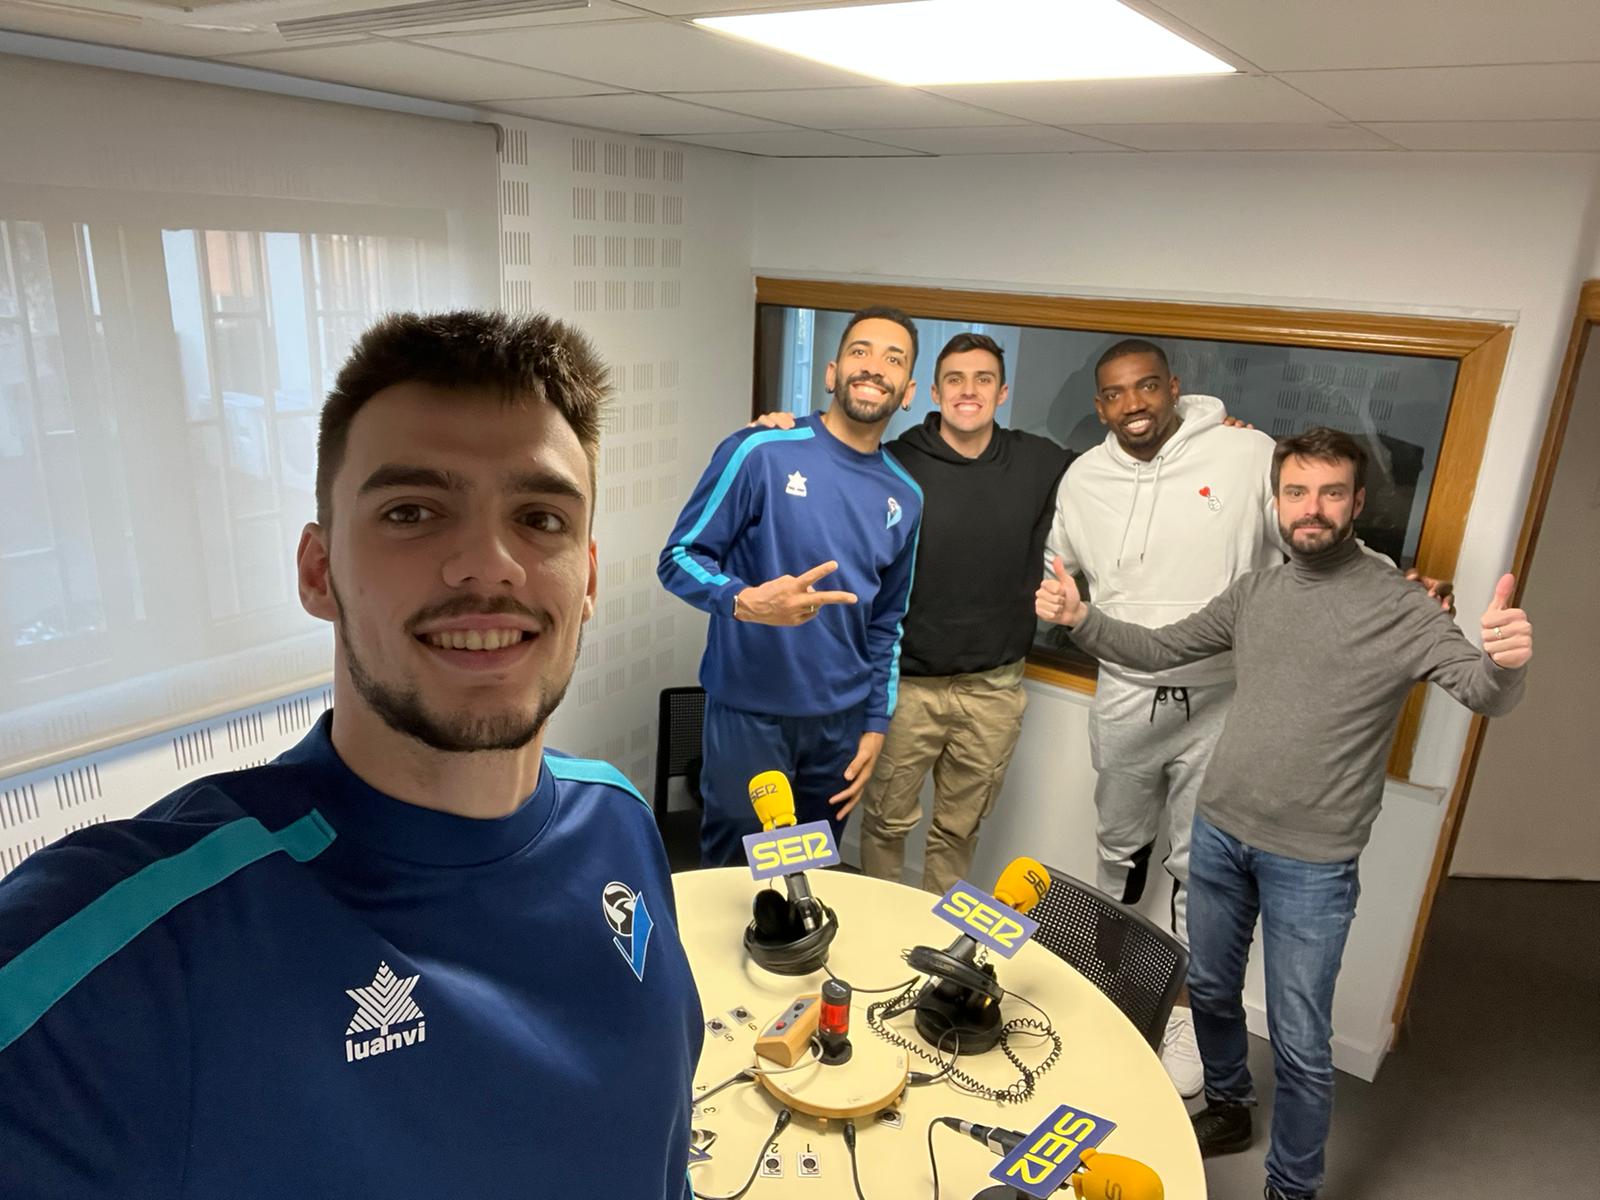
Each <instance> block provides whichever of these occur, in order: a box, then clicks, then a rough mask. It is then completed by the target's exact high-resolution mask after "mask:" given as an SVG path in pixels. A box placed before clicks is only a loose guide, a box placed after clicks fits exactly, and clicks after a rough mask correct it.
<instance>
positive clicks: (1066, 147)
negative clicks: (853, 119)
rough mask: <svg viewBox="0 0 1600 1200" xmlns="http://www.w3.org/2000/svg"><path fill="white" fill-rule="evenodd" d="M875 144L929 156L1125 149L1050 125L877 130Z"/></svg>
mask: <svg viewBox="0 0 1600 1200" xmlns="http://www.w3.org/2000/svg"><path fill="white" fill-rule="evenodd" d="M872 138H873V140H874V141H879V142H889V143H891V144H892V145H895V146H904V147H905V148H906V149H908V150H921V151H923V152H924V153H925V154H1066V153H1071V152H1074V151H1085V150H1087V151H1116V152H1123V147H1121V146H1113V145H1111V144H1110V143H1108V142H1103V141H1098V140H1096V139H1095V138H1092V137H1084V136H1083V135H1082V134H1077V133H1069V132H1067V131H1066V130H1065V129H1052V128H1051V127H1050V126H1048V125H1011V126H1003V127H1000V128H996V127H994V126H990V127H987V128H983V129H971V128H967V129H875V130H873V131H872Z"/></svg>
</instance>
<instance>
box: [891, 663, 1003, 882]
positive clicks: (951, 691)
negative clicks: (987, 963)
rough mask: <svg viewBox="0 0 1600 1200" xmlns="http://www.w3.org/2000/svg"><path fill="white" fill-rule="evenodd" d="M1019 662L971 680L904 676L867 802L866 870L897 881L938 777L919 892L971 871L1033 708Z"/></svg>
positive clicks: (935, 676) (967, 676)
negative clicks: (926, 784)
mask: <svg viewBox="0 0 1600 1200" xmlns="http://www.w3.org/2000/svg"><path fill="white" fill-rule="evenodd" d="M1022 670H1023V663H1022V662H1021V661H1020V660H1019V661H1017V662H1014V663H1008V664H1006V665H1005V666H1001V667H996V668H994V669H993V670H992V671H982V672H978V673H974V674H971V675H932V676H918V677H915V678H911V677H906V676H902V677H901V679H900V697H899V702H898V703H897V705H896V706H895V713H894V719H893V720H892V721H891V722H890V723H889V733H888V736H887V737H886V738H885V739H884V743H883V753H882V754H881V755H880V756H879V758H878V765H877V768H876V770H874V771H873V773H872V781H871V782H870V783H868V784H867V789H866V794H865V795H864V796H863V797H862V801H861V810H862V811H861V867H862V869H863V870H864V871H866V873H867V874H868V875H874V876H877V877H878V878H879V879H892V880H894V881H895V882H897V883H898V882H900V881H901V879H900V877H901V874H902V873H903V871H904V869H905V857H906V835H908V834H909V833H910V832H911V831H912V830H913V829H915V828H916V827H917V822H918V821H920V820H921V819H922V783H923V780H925V779H926V778H927V777H928V772H929V771H930V770H932V772H933V796H934V798H933V820H932V823H931V824H930V825H929V827H928V841H927V847H926V849H925V850H924V852H923V859H922V886H923V887H924V888H925V889H926V890H928V891H930V892H934V893H936V894H938V895H943V894H944V892H945V891H947V890H948V889H949V887H950V885H951V884H953V883H954V882H955V881H956V880H958V879H960V878H963V877H964V876H965V875H966V873H967V870H968V868H969V867H970V866H971V865H972V852H973V851H974V850H975V849H976V848H977V844H978V827H979V826H980V825H981V824H982V823H983V819H984V818H985V817H987V816H988V815H989V810H990V809H992V808H993V807H994V801H995V797H996V796H998V795H999V794H1000V785H1001V784H1003V783H1004V782H1005V778H1006V767H1007V766H1009V765H1010V763H1011V754H1012V751H1014V750H1015V749H1016V748H1017V736H1018V734H1020V733H1021V731H1022V713H1023V710H1024V709H1025V708H1027V706H1028V697H1027V693H1026V692H1024V691H1023V689H1022Z"/></svg>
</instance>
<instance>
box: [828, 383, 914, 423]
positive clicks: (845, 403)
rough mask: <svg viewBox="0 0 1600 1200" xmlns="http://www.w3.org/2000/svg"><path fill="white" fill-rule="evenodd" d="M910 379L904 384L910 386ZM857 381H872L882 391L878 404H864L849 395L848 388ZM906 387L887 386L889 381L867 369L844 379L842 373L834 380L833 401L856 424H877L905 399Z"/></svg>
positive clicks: (888, 416)
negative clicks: (881, 397)
mask: <svg viewBox="0 0 1600 1200" xmlns="http://www.w3.org/2000/svg"><path fill="white" fill-rule="evenodd" d="M910 382H911V381H910V380H907V381H906V386H907V387H909V386H910ZM857 383H873V384H877V385H878V386H879V387H881V388H885V389H887V390H886V391H885V392H884V396H883V400H882V401H881V402H879V403H878V404H866V403H863V402H862V401H860V400H857V399H855V397H853V396H851V395H850V388H851V386H852V385H853V384H857ZM905 396H906V389H905V387H902V388H901V389H900V390H899V391H898V392H897V391H895V390H894V389H893V388H892V387H889V381H888V380H886V379H885V378H884V377H883V376H882V375H874V374H872V373H871V372H869V371H857V372H856V373H855V374H854V375H852V376H850V377H849V378H848V379H846V378H845V377H844V376H843V375H842V374H841V375H840V376H839V377H838V378H837V379H836V380H835V381H834V385H833V402H834V403H835V404H837V405H838V406H839V407H840V408H842V409H844V415H845V416H847V417H849V418H850V419H851V420H852V421H854V422H855V423H856V424H858V425H877V424H880V423H881V422H884V421H887V420H888V419H889V418H890V417H892V416H893V415H894V410H895V409H897V408H899V407H900V402H901V401H902V400H904V399H905Z"/></svg>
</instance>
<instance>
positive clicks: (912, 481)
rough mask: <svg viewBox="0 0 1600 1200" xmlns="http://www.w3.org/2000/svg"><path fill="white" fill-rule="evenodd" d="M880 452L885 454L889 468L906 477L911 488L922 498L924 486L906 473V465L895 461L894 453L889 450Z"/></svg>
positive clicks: (902, 477) (884, 458)
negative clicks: (903, 465)
mask: <svg viewBox="0 0 1600 1200" xmlns="http://www.w3.org/2000/svg"><path fill="white" fill-rule="evenodd" d="M880 453H881V454H882V455H883V461H884V463H885V464H886V465H887V466H888V468H889V469H890V470H891V471H893V472H894V473H895V474H896V475H898V476H900V478H901V479H904V480H905V481H906V483H908V484H910V486H911V490H912V491H913V492H915V493H916V494H917V499H918V500H921V499H922V488H921V487H920V486H919V485H918V483H917V481H916V480H915V479H913V478H911V476H910V475H907V474H906V469H905V468H904V467H902V466H901V465H900V464H899V463H897V462H895V460H894V455H892V454H890V453H889V452H888V451H887V450H883V451H880Z"/></svg>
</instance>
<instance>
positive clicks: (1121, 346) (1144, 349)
mask: <svg viewBox="0 0 1600 1200" xmlns="http://www.w3.org/2000/svg"><path fill="white" fill-rule="evenodd" d="M1130 354H1153V355H1155V356H1156V360H1157V361H1158V362H1160V364H1161V369H1162V370H1163V371H1165V372H1166V373H1167V374H1168V375H1171V374H1172V364H1171V363H1169V362H1168V361H1167V352H1166V351H1165V350H1163V349H1162V348H1161V347H1160V346H1158V345H1156V344H1155V343H1154V342H1147V341H1145V340H1144V339H1143V338H1123V339H1122V340H1121V341H1120V342H1117V343H1116V344H1115V345H1112V346H1110V347H1108V348H1107V349H1106V352H1105V353H1104V354H1102V355H1101V356H1100V357H1099V358H1098V359H1096V360H1095V364H1094V386H1095V387H1096V389H1098V388H1099V387H1100V368H1101V367H1103V366H1105V365H1106V364H1107V363H1108V362H1115V361H1116V360H1117V359H1119V358H1127V357H1128V356H1129V355H1130Z"/></svg>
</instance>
